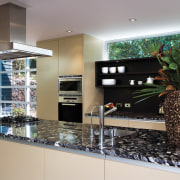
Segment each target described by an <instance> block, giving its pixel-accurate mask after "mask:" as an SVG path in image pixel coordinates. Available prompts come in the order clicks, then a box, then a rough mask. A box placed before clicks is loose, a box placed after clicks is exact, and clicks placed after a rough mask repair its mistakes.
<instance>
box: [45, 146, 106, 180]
mask: <svg viewBox="0 0 180 180" xmlns="http://www.w3.org/2000/svg"><path fill="white" fill-rule="evenodd" d="M104 161H105V160H104V159H98V158H94V157H88V156H82V155H78V154H73V153H68V152H62V151H56V150H50V149H46V150H45V180H54V179H63V180H72V179H73V180H92V179H97V180H104Z"/></svg>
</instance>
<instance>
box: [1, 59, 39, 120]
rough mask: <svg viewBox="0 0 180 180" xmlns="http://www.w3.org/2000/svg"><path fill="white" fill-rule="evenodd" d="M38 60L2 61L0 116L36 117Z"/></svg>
mask: <svg viewBox="0 0 180 180" xmlns="http://www.w3.org/2000/svg"><path fill="white" fill-rule="evenodd" d="M36 84H37V83H36V59H23V60H1V61H0V115H1V116H11V115H13V116H18V115H28V116H34V117H35V116H36Z"/></svg>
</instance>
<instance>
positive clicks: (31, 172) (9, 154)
mask: <svg viewBox="0 0 180 180" xmlns="http://www.w3.org/2000/svg"><path fill="white" fill-rule="evenodd" d="M0 160H1V163H0V179H1V180H32V179H34V180H44V149H42V148H39V147H35V146H27V145H24V144H19V143H14V142H9V141H4V140H0Z"/></svg>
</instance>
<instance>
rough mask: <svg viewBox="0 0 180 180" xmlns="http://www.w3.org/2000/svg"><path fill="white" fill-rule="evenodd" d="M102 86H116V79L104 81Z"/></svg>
mask: <svg viewBox="0 0 180 180" xmlns="http://www.w3.org/2000/svg"><path fill="white" fill-rule="evenodd" d="M102 85H116V79H102Z"/></svg>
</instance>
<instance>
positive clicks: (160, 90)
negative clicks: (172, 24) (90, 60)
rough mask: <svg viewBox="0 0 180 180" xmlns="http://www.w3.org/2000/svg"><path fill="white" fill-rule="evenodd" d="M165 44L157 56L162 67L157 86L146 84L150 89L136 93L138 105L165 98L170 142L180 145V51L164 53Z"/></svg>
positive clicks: (165, 116) (165, 113)
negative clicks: (148, 100) (149, 99)
mask: <svg viewBox="0 0 180 180" xmlns="http://www.w3.org/2000/svg"><path fill="white" fill-rule="evenodd" d="M163 47H164V44H163V45H162V46H161V47H160V49H159V52H158V53H157V54H156V57H157V60H158V61H159V63H160V65H161V69H160V70H159V71H158V73H159V75H158V76H156V77H155V78H154V80H157V82H158V83H157V84H145V85H147V86H148V87H147V88H144V89H141V90H137V91H135V98H140V100H138V101H137V102H136V103H139V102H141V101H143V100H146V99H148V98H150V97H152V96H154V95H158V96H159V97H160V96H165V98H164V105H163V108H164V118H165V123H166V131H167V135H168V139H169V142H170V143H172V144H176V145H179V144H180V50H179V49H175V48H172V47H171V48H170V50H169V51H163Z"/></svg>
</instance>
